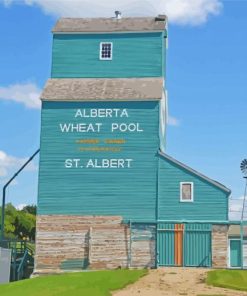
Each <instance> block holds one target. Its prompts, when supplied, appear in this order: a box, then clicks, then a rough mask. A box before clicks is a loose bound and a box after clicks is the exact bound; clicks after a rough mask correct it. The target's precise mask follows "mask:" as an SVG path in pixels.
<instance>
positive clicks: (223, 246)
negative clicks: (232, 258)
mask: <svg viewBox="0 0 247 296" xmlns="http://www.w3.org/2000/svg"><path fill="white" fill-rule="evenodd" d="M227 247H228V225H213V229H212V266H213V267H214V268H227V260H228V254H227Z"/></svg>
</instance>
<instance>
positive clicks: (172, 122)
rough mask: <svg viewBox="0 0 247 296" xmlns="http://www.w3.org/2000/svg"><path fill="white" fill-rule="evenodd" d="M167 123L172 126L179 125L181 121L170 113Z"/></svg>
mask: <svg viewBox="0 0 247 296" xmlns="http://www.w3.org/2000/svg"><path fill="white" fill-rule="evenodd" d="M167 124H168V125H171V126H179V125H180V121H179V120H178V119H177V118H176V117H174V116H170V115H168V120H167Z"/></svg>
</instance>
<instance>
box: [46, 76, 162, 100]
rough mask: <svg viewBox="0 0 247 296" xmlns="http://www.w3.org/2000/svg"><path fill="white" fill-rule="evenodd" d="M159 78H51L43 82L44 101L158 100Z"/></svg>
mask: <svg viewBox="0 0 247 296" xmlns="http://www.w3.org/2000/svg"><path fill="white" fill-rule="evenodd" d="M162 93H163V78H161V77H160V78H114V79H111V78H104V79H103V78H53V79H49V80H48V81H47V82H46V85H45V87H44V90H43V92H42V94H41V99H42V100H44V101H101V100H104V101H132V100H159V99H161V98H162Z"/></svg>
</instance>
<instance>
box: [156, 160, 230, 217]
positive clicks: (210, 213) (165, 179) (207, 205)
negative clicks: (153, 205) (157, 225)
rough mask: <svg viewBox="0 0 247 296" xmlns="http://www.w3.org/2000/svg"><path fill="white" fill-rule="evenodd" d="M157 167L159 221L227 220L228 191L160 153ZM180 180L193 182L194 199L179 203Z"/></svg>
mask: <svg viewBox="0 0 247 296" xmlns="http://www.w3.org/2000/svg"><path fill="white" fill-rule="evenodd" d="M159 167H160V170H159V208H158V212H159V213H158V219H159V220H163V219H166V220H178V221H179V220H180V221H183V220H184V221H186V220H191V221H193V220H203V221H207V220H208V221H227V218H228V195H229V194H228V193H227V192H225V191H223V190H221V189H220V188H218V187H216V186H215V185H213V184H211V183H209V182H207V181H206V180H205V179H203V178H201V177H199V176H197V175H195V174H193V173H192V172H190V171H188V170H186V169H185V168H182V167H181V166H179V165H177V164H175V163H173V162H171V161H169V160H167V159H165V158H163V157H162V156H161V157H160V158H159ZM180 182H193V184H194V201H193V202H180Z"/></svg>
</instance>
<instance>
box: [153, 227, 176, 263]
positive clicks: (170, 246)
mask: <svg viewBox="0 0 247 296" xmlns="http://www.w3.org/2000/svg"><path fill="white" fill-rule="evenodd" d="M174 229H175V224H174V223H159V224H158V230H157V231H158V239H157V248H158V266H175V252H174V248H175V245H174V239H175V234H174Z"/></svg>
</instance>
